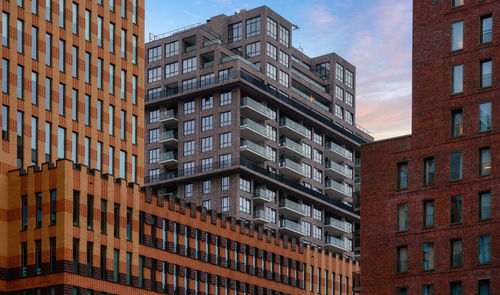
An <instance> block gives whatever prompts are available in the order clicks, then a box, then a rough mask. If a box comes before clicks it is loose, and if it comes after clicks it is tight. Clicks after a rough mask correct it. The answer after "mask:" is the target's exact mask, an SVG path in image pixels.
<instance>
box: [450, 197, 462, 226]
mask: <svg viewBox="0 0 500 295" xmlns="http://www.w3.org/2000/svg"><path fill="white" fill-rule="evenodd" d="M450 223H451V224H455V223H462V196H461V195H456V196H452V197H451V203H450Z"/></svg>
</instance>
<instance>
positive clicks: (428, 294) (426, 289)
mask: <svg viewBox="0 0 500 295" xmlns="http://www.w3.org/2000/svg"><path fill="white" fill-rule="evenodd" d="M422 295H434V285H432V284H431V285H422Z"/></svg>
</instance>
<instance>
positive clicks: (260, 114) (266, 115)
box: [240, 96, 273, 122]
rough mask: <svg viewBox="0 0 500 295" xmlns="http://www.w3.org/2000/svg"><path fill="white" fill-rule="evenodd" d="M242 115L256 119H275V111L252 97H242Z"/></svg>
mask: <svg viewBox="0 0 500 295" xmlns="http://www.w3.org/2000/svg"><path fill="white" fill-rule="evenodd" d="M240 109H241V115H242V116H244V117H247V118H251V119H253V120H255V121H259V122H261V121H265V120H272V119H273V111H272V110H271V109H270V108H268V107H266V106H265V105H263V104H261V103H260V102H257V101H255V100H253V99H251V98H250V97H247V96H246V97H242V98H241V108H240Z"/></svg>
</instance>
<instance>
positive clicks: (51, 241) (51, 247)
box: [49, 237, 56, 295]
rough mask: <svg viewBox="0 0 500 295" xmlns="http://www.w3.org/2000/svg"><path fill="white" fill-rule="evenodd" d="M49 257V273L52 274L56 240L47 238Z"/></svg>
mask: <svg viewBox="0 0 500 295" xmlns="http://www.w3.org/2000/svg"><path fill="white" fill-rule="evenodd" d="M49 256H50V258H49V259H50V261H49V273H53V272H54V268H55V264H56V238H55V237H53V238H49ZM50 294H51V295H52V294H55V290H54V293H50Z"/></svg>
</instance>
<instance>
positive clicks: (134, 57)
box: [132, 35, 137, 65]
mask: <svg viewBox="0 0 500 295" xmlns="http://www.w3.org/2000/svg"><path fill="white" fill-rule="evenodd" d="M132 63H133V64H134V65H135V64H137V36H136V35H132Z"/></svg>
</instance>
